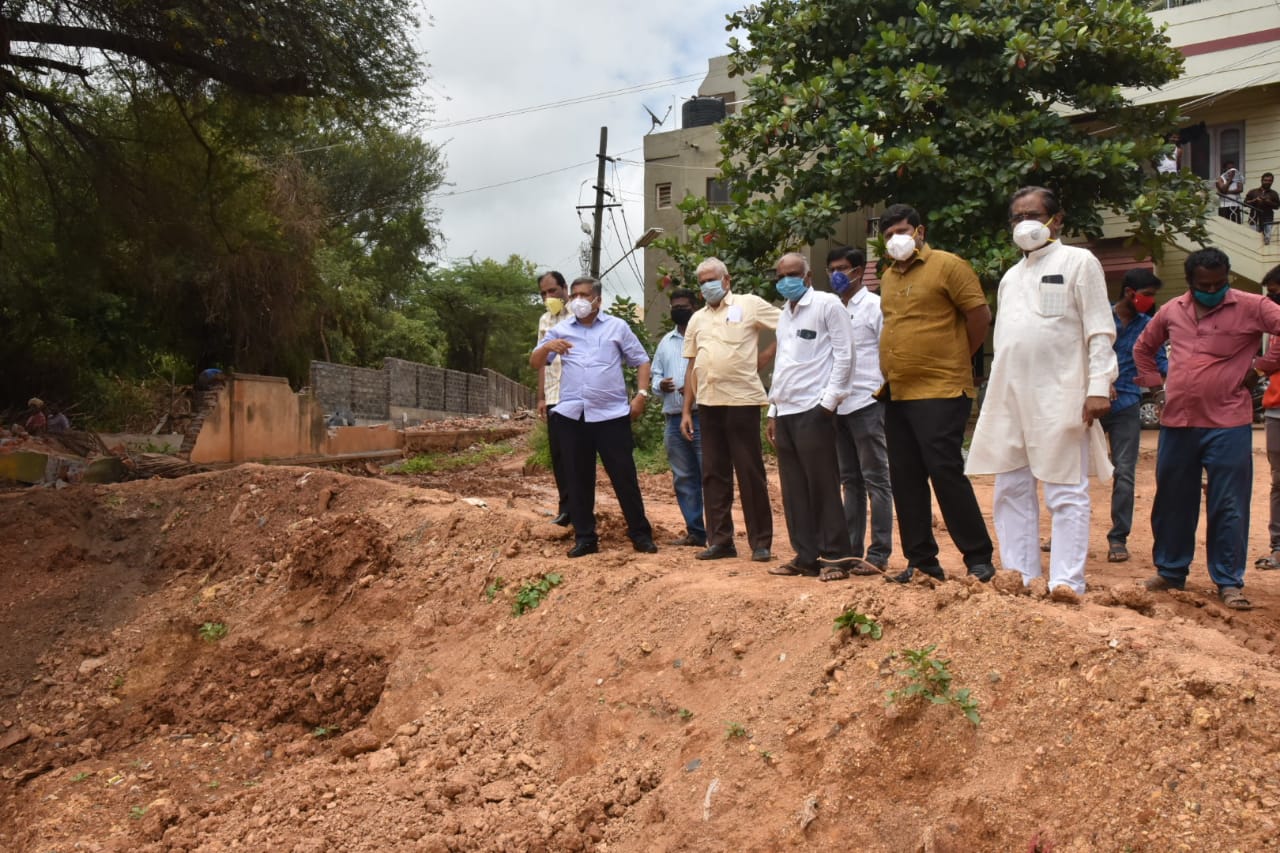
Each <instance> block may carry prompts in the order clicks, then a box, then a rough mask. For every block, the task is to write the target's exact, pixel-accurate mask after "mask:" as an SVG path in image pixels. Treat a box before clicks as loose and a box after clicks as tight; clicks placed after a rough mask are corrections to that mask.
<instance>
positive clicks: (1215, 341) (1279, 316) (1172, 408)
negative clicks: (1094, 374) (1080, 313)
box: [1133, 248, 1280, 610]
mask: <svg viewBox="0 0 1280 853" xmlns="http://www.w3.org/2000/svg"><path fill="white" fill-rule="evenodd" d="M1184 266H1185V269H1186V275H1187V284H1188V285H1189V289H1188V291H1187V293H1184V294H1183V295H1181V296H1179V297H1178V298H1177V299H1173V300H1171V301H1169V302H1167V303H1165V305H1163V306H1162V307H1161V308H1160V310H1159V311H1158V312H1156V316H1155V317H1154V318H1152V320H1151V322H1150V323H1148V324H1147V328H1146V329H1144V330H1143V331H1142V334H1141V335H1139V336H1138V342H1137V343H1136V344H1134V347H1133V360H1134V362H1135V364H1137V367H1138V380H1137V381H1138V384H1139V385H1141V386H1144V387H1147V388H1153V387H1159V386H1160V384H1161V378H1160V373H1159V370H1158V369H1157V368H1156V359H1155V354H1156V350H1158V349H1159V348H1160V347H1162V346H1164V343H1165V341H1171V342H1172V344H1173V349H1172V351H1171V352H1170V353H1169V378H1168V383H1167V385H1166V396H1165V404H1164V413H1163V414H1161V416H1160V449H1159V450H1158V451H1157V454H1156V497H1155V504H1154V505H1153V506H1152V507H1151V531H1152V533H1153V534H1154V535H1155V547H1154V548H1153V549H1152V554H1151V556H1152V559H1153V561H1154V562H1155V564H1156V575H1155V576H1154V577H1152V578H1148V579H1147V580H1146V581H1145V583H1144V586H1146V588H1147V589H1149V590H1152V591H1161V590H1171V589H1182V588H1183V587H1184V586H1186V583H1187V574H1188V572H1189V571H1190V568H1191V560H1192V558H1194V557H1195V551H1196V527H1197V525H1198V523H1199V520H1200V490H1201V479H1200V478H1201V471H1204V472H1207V473H1208V483H1207V486H1206V487H1205V497H1206V500H1207V504H1208V529H1207V531H1206V536H1205V551H1206V555H1205V556H1206V558H1207V559H1206V562H1207V563H1208V568H1209V578H1210V580H1212V581H1213V583H1214V584H1215V585H1216V586H1217V587H1218V597H1219V599H1220V600H1221V601H1222V603H1223V604H1224V605H1226V606H1227V607H1230V608H1231V609H1233V610H1248V609H1250V608H1251V607H1252V606H1253V605H1252V604H1251V603H1250V601H1249V599H1248V598H1246V597H1245V594H1244V589H1243V587H1244V572H1245V552H1246V548H1247V547H1248V538H1249V501H1250V499H1251V497H1252V495H1253V396H1252V394H1251V393H1250V391H1251V389H1252V388H1253V386H1254V385H1255V384H1257V381H1258V378H1259V374H1260V373H1261V374H1265V373H1274V372H1275V371H1276V370H1280V349H1277V348H1275V347H1273V348H1272V349H1271V351H1269V352H1268V353H1267V354H1266V355H1264V356H1262V357H1261V358H1257V359H1255V358H1254V354H1255V353H1257V352H1258V345H1259V344H1260V343H1261V342H1262V335H1263V333H1266V334H1271V335H1276V334H1280V305H1276V304H1275V303H1273V302H1271V301H1270V300H1268V299H1267V298H1266V297H1264V296H1260V295H1258V294H1256V293H1245V292H1244V291H1240V290H1235V289H1234V288H1232V287H1231V285H1230V278H1231V262H1230V260H1228V258H1227V256H1226V255H1225V254H1224V253H1223V252H1222V251H1221V250H1219V249H1212V248H1211V249H1200V250H1199V251H1197V252H1192V253H1191V254H1190V255H1188V256H1187V260H1186V263H1185V265H1184Z"/></svg>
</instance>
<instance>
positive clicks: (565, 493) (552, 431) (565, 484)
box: [547, 406, 569, 514]
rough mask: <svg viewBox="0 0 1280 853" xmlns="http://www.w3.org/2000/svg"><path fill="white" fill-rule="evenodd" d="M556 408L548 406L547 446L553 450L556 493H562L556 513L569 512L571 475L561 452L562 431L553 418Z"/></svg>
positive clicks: (552, 464)
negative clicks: (566, 468)
mask: <svg viewBox="0 0 1280 853" xmlns="http://www.w3.org/2000/svg"><path fill="white" fill-rule="evenodd" d="M555 410H556V407H555V406H547V445H548V446H549V447H550V448H551V473H552V474H554V475H555V478H556V491H557V492H559V493H560V502H559V504H558V505H557V507H556V513H557V514H560V513H566V512H568V511H569V475H568V474H566V473H565V470H564V453H563V452H562V451H561V450H560V430H559V429H558V427H557V424H556V419H555V418H553V417H551V415H552V414H553V413H554V412H555Z"/></svg>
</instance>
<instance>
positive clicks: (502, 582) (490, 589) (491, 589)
mask: <svg viewBox="0 0 1280 853" xmlns="http://www.w3.org/2000/svg"><path fill="white" fill-rule="evenodd" d="M506 586H507V581H506V579H505V578H502V577H498V578H494V579H493V580H492V581H490V582H489V583H488V584H486V585H485V588H484V597H485V598H486V599H487V600H489V601H493V600H494V598H496V597H497V595H498V593H500V592H502V590H504V589H506Z"/></svg>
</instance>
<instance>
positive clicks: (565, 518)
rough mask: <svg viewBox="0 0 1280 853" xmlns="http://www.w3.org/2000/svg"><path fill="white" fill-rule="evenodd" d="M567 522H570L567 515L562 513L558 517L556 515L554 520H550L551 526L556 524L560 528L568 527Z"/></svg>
mask: <svg viewBox="0 0 1280 853" xmlns="http://www.w3.org/2000/svg"><path fill="white" fill-rule="evenodd" d="M569 520H570V519H569V513H567V512H562V513H560V514H559V515H557V516H556V517H555V518H553V519H551V523H552V524H558V525H560V526H561V527H568V526H569Z"/></svg>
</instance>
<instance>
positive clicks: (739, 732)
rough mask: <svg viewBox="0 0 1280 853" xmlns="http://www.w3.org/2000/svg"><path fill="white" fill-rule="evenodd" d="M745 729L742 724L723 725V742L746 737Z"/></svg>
mask: <svg viewBox="0 0 1280 853" xmlns="http://www.w3.org/2000/svg"><path fill="white" fill-rule="evenodd" d="M746 736H747V729H746V727H745V726H743V725H742V723H725V725H724V737H725V740H731V739H733V738H736V737H746Z"/></svg>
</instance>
